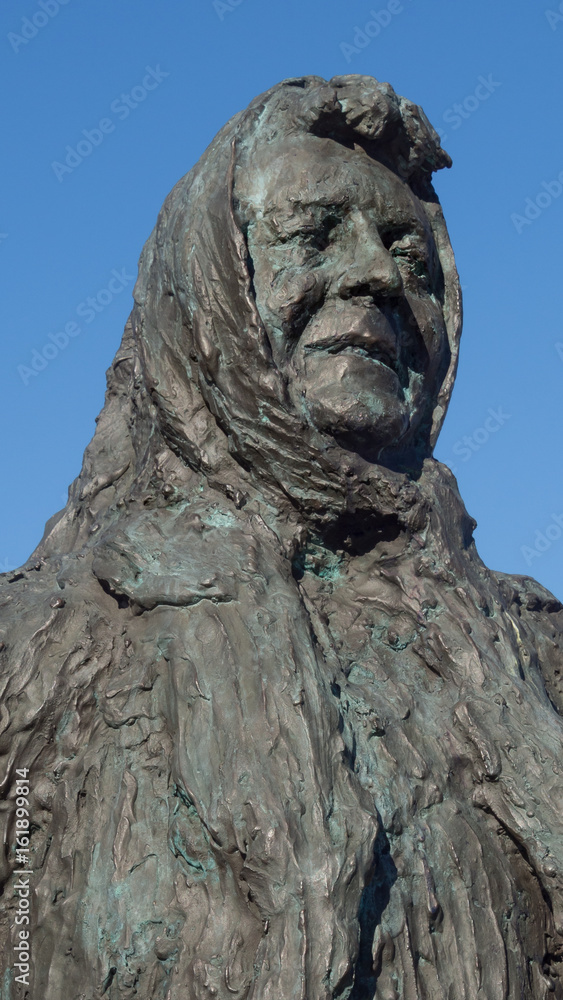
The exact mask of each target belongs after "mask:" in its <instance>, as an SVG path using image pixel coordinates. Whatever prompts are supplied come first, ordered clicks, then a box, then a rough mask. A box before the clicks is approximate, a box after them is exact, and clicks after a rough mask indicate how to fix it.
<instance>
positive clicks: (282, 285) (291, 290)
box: [265, 270, 326, 326]
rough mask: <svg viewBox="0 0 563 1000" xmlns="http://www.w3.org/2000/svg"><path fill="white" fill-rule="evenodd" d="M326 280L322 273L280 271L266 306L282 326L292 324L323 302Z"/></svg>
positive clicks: (270, 290) (268, 294)
mask: <svg viewBox="0 0 563 1000" xmlns="http://www.w3.org/2000/svg"><path fill="white" fill-rule="evenodd" d="M325 287H326V280H325V279H324V277H323V274H322V272H321V271H303V272H299V273H297V274H296V273H295V272H290V271H285V270H284V271H280V272H279V273H278V274H277V275H276V277H275V278H274V280H273V282H272V285H271V287H270V289H269V290H268V293H267V295H266V298H265V306H266V308H267V310H268V312H269V313H270V315H271V316H272V317H277V318H278V320H279V321H281V325H282V326H283V325H285V324H286V323H290V322H292V321H293V320H294V319H295V317H296V316H299V315H300V314H308V313H309V312H310V311H311V310H312V309H313V308H314V306H316V305H317V304H318V302H319V301H320V300H321V298H322V296H323V294H324V291H325Z"/></svg>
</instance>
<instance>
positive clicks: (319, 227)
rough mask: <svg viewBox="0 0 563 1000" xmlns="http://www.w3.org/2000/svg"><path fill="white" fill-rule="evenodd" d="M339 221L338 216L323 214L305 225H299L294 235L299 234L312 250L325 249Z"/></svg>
mask: <svg viewBox="0 0 563 1000" xmlns="http://www.w3.org/2000/svg"><path fill="white" fill-rule="evenodd" d="M339 222H340V218H339V216H337V215H333V214H331V215H325V216H323V218H322V219H319V220H314V221H313V220H312V221H311V222H308V223H307V224H306V225H304V226H300V227H299V229H297V230H296V231H295V233H294V235H296V236H299V237H300V238H301V239H302V240H303V241H304V242H306V244H307V246H309V247H312V248H313V249H314V250H326V248H327V247H328V245H329V243H330V241H331V238H332V234H333V230H334V229H335V228H336V226H337V225H338V224H339Z"/></svg>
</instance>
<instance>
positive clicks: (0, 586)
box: [0, 76, 563, 1000]
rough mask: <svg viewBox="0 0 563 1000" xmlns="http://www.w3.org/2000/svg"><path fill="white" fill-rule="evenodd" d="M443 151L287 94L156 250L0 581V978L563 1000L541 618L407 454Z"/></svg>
mask: <svg viewBox="0 0 563 1000" xmlns="http://www.w3.org/2000/svg"><path fill="white" fill-rule="evenodd" d="M449 162H450V161H449V158H448V156H447V154H446V153H444V151H443V150H442V149H441V148H440V145H439V140H438V137H437V135H436V133H435V132H434V130H433V129H432V127H431V126H430V125H429V123H428V121H427V120H426V118H425V116H424V114H423V113H422V112H421V110H420V109H419V108H418V107H417V106H415V105H413V104H411V103H410V102H408V101H405V100H404V99H403V98H399V97H397V95H396V94H395V93H394V91H393V90H392V89H391V88H390V87H389V85H388V84H380V83H377V82H376V81H375V80H373V79H372V78H371V77H360V76H350V77H337V78H335V79H333V80H331V81H330V82H329V83H327V82H325V81H324V80H322V79H320V78H318V77H305V78H303V79H298V80H289V81H285V82H284V83H282V84H280V85H278V86H276V87H274V88H273V89H272V90H270V91H269V92H268V93H266V94H265V95H262V96H261V97H258V98H257V99H256V100H255V101H253V102H252V104H251V105H250V106H249V108H248V109H247V110H246V111H244V112H242V113H240V114H238V115H236V116H235V117H234V118H233V119H232V120H231V121H230V122H229V123H228V124H227V125H226V126H225V127H224V129H223V130H222V131H221V132H220V133H219V135H218V136H217V137H216V138H215V140H214V141H213V142H212V144H211V146H210V147H209V149H208V150H207V151H206V152H205V153H204V155H203V156H202V158H201V160H200V161H199V163H198V164H197V165H196V166H195V167H194V168H193V170H192V171H190V173H189V174H188V175H187V176H186V177H185V178H183V180H181V181H180V182H179V183H178V184H177V186H176V187H175V188H174V190H173V191H172V193H171V194H170V195H169V197H168V198H167V200H166V202H165V204H164V207H163V209H162V212H161V214H160V217H159V220H158V223H157V226H156V228H155V230H154V232H153V234H152V236H151V237H150V239H149V241H148V242H147V244H146V246H145V248H144V251H143V254H142V257H141V262H140V269H139V279H138V282H137V285H136V288H135V306H134V309H133V312H132V315H131V318H130V321H129V322H128V324H127V326H126V330H125V335H124V339H123V342H122V345H121V348H120V350H119V351H118V354H117V356H116V358H115V360H114V362H113V365H112V367H111V368H110V370H109V374H108V391H107V397H106V403H105V406H104V409H103V410H102V413H101V414H100V417H99V420H98V427H97V431H96V435H95V437H94V439H93V441H92V442H91V444H90V445H89V446H88V448H87V450H86V453H85V457H84V465H83V469H82V472H81V474H80V476H79V478H78V479H77V480H76V482H75V483H74V484H73V485H72V487H71V489H70V493H69V501H68V504H67V506H66V508H65V510H64V511H62V512H60V513H59V514H57V515H56V516H55V517H54V518H53V519H52V520H51V521H50V522H49V524H48V525H47V528H46V532H45V535H44V538H43V540H42V542H41V544H40V546H39V547H38V549H37V550H36V552H35V553H34V554H33V556H32V558H31V560H30V562H29V564H28V565H26V566H25V567H23V568H22V569H21V570H20V571H18V572H15V573H10V574H5V575H4V576H2V577H1V578H0V624H1V635H0V639H1V640H2V642H1V644H0V645H1V649H0V659H1V663H2V668H1V669H2V672H1V675H0V677H1V687H0V690H1V712H0V760H1V769H0V778H1V781H2V785H1V788H2V793H1V794H2V798H1V800H0V816H1V819H2V823H3V828H4V850H3V853H2V855H1V858H0V863H1V873H0V875H1V883H2V886H3V897H2V901H1V903H2V906H1V922H0V938H1V945H2V947H1V949H0V951H1V958H0V966H1V969H0V983H1V989H2V1000H14V998H15V997H17V996H21V995H24V994H25V987H21V988H20V985H19V984H17V983H16V982H15V979H14V971H13V965H14V961H15V958H14V954H15V953H14V951H13V945H14V941H15V940H16V939H15V937H14V934H15V930H16V919H15V917H16V911H17V907H18V899H19V897H18V895H17V893H16V892H15V890H14V887H13V886H14V881H13V880H14V875H13V871H14V869H15V867H16V855H15V851H14V845H15V839H16V831H15V815H16V809H15V799H16V781H15V778H16V769H17V768H24V767H28V768H30V789H31V790H30V800H31V818H32V835H31V853H30V862H31V864H30V870H31V871H32V875H31V876H30V883H31V889H32V893H31V908H30V914H31V915H30V924H29V929H30V940H31V956H32V957H31V966H32V969H31V973H30V983H31V984H32V985H31V986H30V994H29V995H30V996H33V997H38V998H39V997H41V998H43V1000H61V998H68V1000H94V998H96V997H100V996H102V995H103V996H105V997H107V998H108V1000H118V998H119V1000H122V998H138V1000H188V998H189V1000H192V998H193V1000H196V998H197V1000H203V998H215V1000H223V998H224V1000H226V998H230V1000H233V998H240V1000H242V998H247V997H248V998H249V1000H250V998H252V1000H321V998H322V1000H325V998H326V1000H329V998H333V997H334V998H340V997H342V998H344V997H348V996H350V997H351V998H352V1000H364V998H366V1000H367V998H371V997H377V998H379V1000H399V998H401V1000H403V998H404V1000H415V998H418V997H420V998H432V1000H438V998H444V1000H462V998H466V1000H478V998H479V1000H481V998H482V1000H504V998H510V1000H517V998H518V1000H528V998H534V1000H540V998H543V997H547V996H551V995H553V996H555V997H558V998H559V1000H561V998H563V989H562V984H561V979H560V974H561V971H562V970H563V957H562V956H563V814H562V808H561V807H562V803H563V792H562V780H561V770H562V768H563V756H562V735H563V727H562V722H561V716H560V713H561V711H562V709H563V689H562V685H561V671H562V669H563V656H562V653H561V635H562V628H563V614H562V610H563V609H562V606H561V605H560V604H559V603H558V601H556V600H555V598H554V597H553V596H552V595H551V594H549V593H548V592H547V591H545V590H544V589H543V588H542V587H541V586H540V585H539V584H537V583H536V582H534V581H533V580H531V579H529V578H527V577H510V576H507V575H504V574H502V573H493V572H491V571H489V570H488V569H487V568H486V567H485V566H484V565H483V563H482V562H481V560H480V558H479V556H478V554H477V552H476V549H475V545H474V543H473V540H472V532H473V528H474V526H475V525H474V522H473V520H472V519H471V518H470V517H469V516H468V514H467V513H466V511H465V508H464V506H463V503H462V501H461V499H460V497H459V494H458V491H457V486H456V482H455V479H454V477H453V475H452V474H451V472H450V471H449V470H448V469H447V468H446V467H445V466H443V465H441V464H440V463H439V462H437V461H435V460H434V459H433V458H432V447H433V444H434V441H435V439H436V436H437V434H438V432H439V429H440V426H441V424H442V421H443V418H444V414H445V410H446V407H447V404H448V400H449V397H450V393H451V389H452V385H453V379H454V376H455V369H456V362H457V350H458V342H459V334H460V330H461V301H460V292H459V284H458V279H457V273H456V269H455V263H454V259H453V254H452V250H451V246H450V243H449V239H448V235H447V231H446V227H445V223H444V220H443V216H442V213H441V209H440V206H439V203H438V201H437V198H436V195H435V193H434V191H433V188H432V185H431V174H432V171H433V170H436V169H438V168H440V167H443V166H447V165H449Z"/></svg>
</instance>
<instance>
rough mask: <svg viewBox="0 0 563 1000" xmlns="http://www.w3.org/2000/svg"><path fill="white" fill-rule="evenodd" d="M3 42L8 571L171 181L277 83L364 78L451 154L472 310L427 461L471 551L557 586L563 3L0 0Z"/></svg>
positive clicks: (0, 550)
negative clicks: (471, 520) (455, 500)
mask: <svg viewBox="0 0 563 1000" xmlns="http://www.w3.org/2000/svg"><path fill="white" fill-rule="evenodd" d="M549 4H551V6H549ZM0 49H1V52H2V57H1V60H0V82H1V86H2V93H3V94H4V102H3V103H4V109H3V111H2V138H3V142H2V145H1V152H0V157H1V161H2V169H3V173H2V177H3V183H2V189H1V194H2V198H1V207H0V264H1V273H2V275H3V286H2V294H1V296H0V309H1V325H0V329H1V331H2V338H1V352H2V370H3V374H4V383H3V390H4V391H3V407H2V419H3V428H2V437H1V447H2V470H3V474H4V475H3V480H4V484H5V489H4V490H3V495H2V499H1V504H2V509H1V518H0V526H1V529H0V570H6V569H9V568H11V567H14V566H17V565H20V564H21V563H23V562H24V561H25V560H26V559H27V557H28V556H29V554H30V552H31V550H32V549H33V548H34V546H35V545H36V544H37V542H38V541H39V539H40V537H41V534H42V532H43V526H44V523H45V521H46V520H47V518H48V517H50V516H51V514H53V513H54V512H55V511H56V510H58V509H60V507H62V506H64V503H65V501H66V490H67V487H68V485H69V483H70V482H71V481H72V479H73V478H74V477H75V476H76V475H77V473H78V472H79V469H80V465H81V458H82V452H83V450H84V448H85V446H86V444H87V443H88V441H89V440H90V438H91V436H92V434H93V431H94V427H95V424H94V418H95V416H96V414H97V413H98V412H99V410H100V409H101V407H102V403H103V394H104V386H105V374H104V373H105V370H106V368H107V367H108V366H109V365H110V363H111V360H112V358H113V355H114V353H115V351H116V349H117V347H118V344H119V341H120V338H121V334H122V330H123V326H124V323H125V320H126V319H127V315H128V313H129V310H130V308H131V292H132V288H133V283H134V277H135V274H136V265H137V260H138V257H139V254H140V251H141V248H142V245H143V243H144V241H145V240H146V238H147V237H148V235H149V233H150V231H151V229H152V227H153V225H154V223H155V221H156V216H157V213H158V210H159V208H160V205H161V203H162V201H163V199H164V197H165V196H166V194H167V193H168V191H169V190H170V188H171V187H172V186H173V185H174V184H175V182H176V181H177V180H178V179H179V178H180V177H181V176H182V175H183V174H184V173H186V172H187V171H188V170H189V169H190V167H191V166H192V165H193V164H194V163H195V161H196V160H197V159H198V157H199V156H200V155H201V153H202V152H203V150H204V149H205V147H206V146H207V144H208V143H209V142H210V140H211V139H212V138H213V136H214V135H215V133H216V132H217V131H218V129H219V128H220V127H221V126H222V125H223V124H224V122H225V121H226V120H227V119H228V118H229V117H230V116H231V115H233V114H234V113H235V112H236V111H238V110H240V109H241V108H243V107H245V106H246V105H247V104H248V103H249V101H250V100H251V99H252V98H253V97H254V96H255V95H256V94H258V93H260V92H261V91H263V90H266V89H267V88H269V87H270V86H272V85H273V84H274V83H277V82H278V81H279V80H282V79H284V78H285V77H291V76H300V75H303V74H318V75H320V76H323V77H326V78H329V77H331V76H333V75H335V74H341V73H366V74H370V75H372V76H375V77H377V78H378V79H379V80H387V81H389V82H390V83H391V84H392V85H393V87H394V88H395V90H396V91H397V92H398V93H399V94H403V95H404V96H405V97H408V98H409V99H410V100H412V101H415V102H416V103H418V104H420V105H422V107H423V108H424V110H425V111H426V113H427V115H428V117H429V118H430V120H431V121H432V123H433V124H434V125H435V127H436V128H438V129H440V130H441V134H442V136H443V145H444V147H445V148H446V149H447V150H448V152H449V153H450V154H451V156H452V157H453V160H454V166H453V169H452V170H450V171H442V172H441V174H439V175H438V176H437V178H436V188H437V191H438V194H439V196H440V198H441V200H442V203H443V206H444V210H445V213H446V218H447V220H448V225H449V229H450V234H451V237H452V242H453V245H454V249H455V251H456V256H457V260H458V265H459V269H460V272H461V278H462V285H463V287H464V297H465V316H466V318H465V329H464V336H463V347H462V352H461V362H460V370H459V375H458V381H457V386H456V389H455V392H454V396H453V400H452V404H451V407H450V411H449V414H448V417H447V420H446V424H445V427H444V430H443V432H442V436H441V439H440V442H439V445H438V447H437V451H436V454H437V457H438V458H440V459H441V460H442V461H444V462H447V463H448V464H449V465H451V466H452V467H453V468H454V470H455V472H456V475H457V478H458V482H459V485H460V490H461V494H462V496H463V498H464V500H465V503H466V506H467V508H468V510H469V512H470V513H471V514H472V515H473V516H474V517H475V518H476V519H477V521H478V524H479V527H478V529H477V533H476V539H477V544H478V547H479V550H480V553H481V555H482V557H483V559H484V560H485V562H486V563H487V564H488V565H489V566H491V567H492V568H494V569H499V570H503V571H505V572H512V573H528V574H530V575H532V576H535V577H536V578H537V579H538V580H539V581H540V582H541V583H543V584H544V585H545V586H547V587H548V588H549V589H551V590H552V591H553V592H554V593H555V594H556V595H557V596H558V597H559V598H563V464H562V462H561V452H562V447H561V432H562V429H563V412H562V410H563V407H562V392H561V389H562V386H563V317H562V306H563V283H562V282H561V272H562V249H563V248H562V236H561V234H562V233H563V194H562V192H563V183H562V182H563V143H562V140H561V136H562V125H561V120H562V112H561V108H562V103H563V102H562V98H563V2H561V4H560V0H494V2H491V0H471V2H469V0H390V2H385V3H383V2H382V0H375V2H374V3H370V0H365V2H364V0H361V2H360V0H349V2H344V0H267V2H266V0H228V2H227V0H225V2H224V3H223V2H219V0H216V2H213V0H160V2H158V3H157V2H156V0H150V2H149V0H118V2H116V0H66V2H65V3H60V2H58V0H10V2H9V3H5V4H3V5H2V8H1V11H0ZM558 177H559V180H558V179H557V178H558ZM88 300H90V301H88ZM33 362H35V368H36V369H40V370H39V371H35V370H34V369H33ZM30 372H34V373H33V374H30ZM559 522H560V523H559Z"/></svg>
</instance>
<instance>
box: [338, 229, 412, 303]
mask: <svg viewBox="0 0 563 1000" xmlns="http://www.w3.org/2000/svg"><path fill="white" fill-rule="evenodd" d="M351 239H352V244H351V247H350V254H349V256H348V257H347V259H345V260H344V261H342V260H341V267H340V274H339V275H338V278H337V279H336V281H335V286H336V287H335V290H336V291H337V292H338V294H339V295H340V297H341V298H343V299H348V298H351V297H352V296H354V295H372V296H378V297H385V298H393V297H395V296H397V295H400V294H401V292H402V291H403V279H402V278H401V272H400V271H399V268H398V267H397V263H396V261H395V259H394V258H393V256H392V255H391V254H390V253H389V251H388V250H386V249H385V247H384V245H383V243H382V240H381V237H380V235H379V233H378V231H377V228H376V227H375V225H374V224H373V223H370V222H369V221H368V220H366V219H365V218H363V217H362V216H357V217H356V218H355V219H354V225H353V230H352V233H351ZM342 264H344V265H345V267H344V268H343V267H342Z"/></svg>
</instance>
